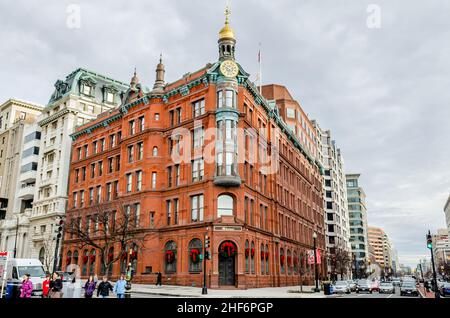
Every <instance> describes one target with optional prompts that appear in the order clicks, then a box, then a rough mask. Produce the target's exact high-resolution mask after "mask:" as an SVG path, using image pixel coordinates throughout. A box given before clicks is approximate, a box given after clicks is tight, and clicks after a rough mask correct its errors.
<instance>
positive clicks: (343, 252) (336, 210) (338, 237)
mask: <svg viewBox="0 0 450 318" xmlns="http://www.w3.org/2000/svg"><path fill="white" fill-rule="evenodd" d="M313 125H314V128H315V130H316V133H317V135H318V140H319V147H318V148H319V153H320V155H319V158H320V161H321V163H322V166H323V168H324V176H323V178H324V180H323V193H324V198H323V199H324V208H325V230H326V240H325V242H326V246H327V254H328V255H329V258H328V262H329V263H328V270H329V271H331V272H330V274H333V273H334V275H336V272H337V273H340V272H343V270H342V269H341V267H345V268H346V269H345V276H346V277H349V276H350V275H351V247H350V224H349V213H348V206H347V184H346V180H345V172H344V159H343V156H342V153H341V149H339V148H337V146H336V141H335V140H333V139H332V137H331V131H330V130H323V129H322V128H321V127H320V125H319V124H318V122H317V121H313ZM338 278H340V277H338Z"/></svg>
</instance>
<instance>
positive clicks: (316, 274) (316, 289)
mask: <svg viewBox="0 0 450 318" xmlns="http://www.w3.org/2000/svg"><path fill="white" fill-rule="evenodd" d="M316 240H317V233H316V232H314V233H313V243H314V244H313V245H314V280H315V281H316V287H315V288H314V291H315V292H319V291H320V290H319V279H318V276H319V273H318V272H317V251H316Z"/></svg>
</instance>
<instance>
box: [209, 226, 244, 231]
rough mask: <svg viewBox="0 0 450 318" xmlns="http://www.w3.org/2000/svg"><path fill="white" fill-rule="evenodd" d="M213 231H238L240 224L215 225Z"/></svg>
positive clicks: (240, 228)
mask: <svg viewBox="0 0 450 318" xmlns="http://www.w3.org/2000/svg"><path fill="white" fill-rule="evenodd" d="M214 231H218V232H240V231H242V226H215V227H214Z"/></svg>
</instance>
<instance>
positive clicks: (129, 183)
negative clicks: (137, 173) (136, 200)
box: [126, 173, 133, 193]
mask: <svg viewBox="0 0 450 318" xmlns="http://www.w3.org/2000/svg"><path fill="white" fill-rule="evenodd" d="M126 178H127V193H130V192H131V189H132V186H133V175H132V174H131V173H128V174H127V175H126Z"/></svg>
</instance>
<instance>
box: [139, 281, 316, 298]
mask: <svg viewBox="0 0 450 318" xmlns="http://www.w3.org/2000/svg"><path fill="white" fill-rule="evenodd" d="M313 288H314V286H303V293H302V294H301V293H300V287H299V286H288V287H269V288H253V289H247V290H239V289H231V290H223V289H208V295H202V289H201V288H199V287H186V286H168V285H164V286H155V285H140V284H133V286H132V289H131V292H132V293H138V294H149V295H156V296H166V297H190V298H192V297H205V298H325V295H324V294H323V292H321V293H312V289H313Z"/></svg>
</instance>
